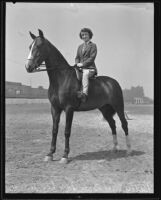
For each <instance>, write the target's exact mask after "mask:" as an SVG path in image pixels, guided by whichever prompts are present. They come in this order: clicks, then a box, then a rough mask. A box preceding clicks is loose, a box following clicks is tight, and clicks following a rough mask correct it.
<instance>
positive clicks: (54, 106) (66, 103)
mask: <svg viewBox="0 0 161 200" xmlns="http://www.w3.org/2000/svg"><path fill="white" fill-rule="evenodd" d="M30 35H31V37H32V39H33V42H32V44H31V45H30V53H29V56H28V59H27V63H26V66H25V67H26V69H27V72H30V73H31V72H36V71H42V70H39V69H40V68H39V67H40V65H41V64H42V62H45V66H46V71H47V73H48V76H49V81H50V85H49V89H48V98H49V100H50V103H51V113H52V119H53V129H52V141H51V148H50V152H49V153H48V154H47V156H46V157H45V160H46V161H47V160H50V159H52V158H53V153H55V151H56V140H57V134H58V127H59V120H60V115H61V112H62V111H65V114H66V124H65V150H64V155H63V158H62V159H61V162H63V163H67V161H68V154H69V150H70V149H69V139H70V133H71V125H72V120H73V114H74V111H88V110H92V109H99V110H100V111H101V113H102V114H103V117H104V118H105V119H106V120H107V122H108V123H109V126H110V128H111V130H112V135H113V144H114V150H117V145H118V142H117V135H116V125H115V120H114V119H113V115H114V114H115V113H117V114H118V116H119V118H120V121H121V124H122V128H123V130H124V132H125V135H126V144H127V152H128V153H129V152H130V151H131V148H130V140H129V137H128V125H127V121H126V119H125V115H124V101H123V94H122V90H121V87H120V85H119V84H118V82H117V81H116V80H115V79H113V78H110V77H107V76H98V77H96V78H95V79H91V80H90V81H89V90H88V100H87V101H86V102H85V103H82V102H81V100H80V99H79V98H78V97H77V92H78V90H79V89H80V82H79V81H78V79H77V76H76V72H75V69H74V68H73V67H72V66H70V65H69V64H68V63H67V61H66V60H65V58H64V57H63V55H62V54H61V53H60V52H59V51H58V49H57V48H56V47H55V46H54V45H52V44H51V43H50V42H49V41H48V40H47V39H46V38H45V37H44V34H43V32H42V31H41V30H39V36H38V37H36V36H35V35H34V34H32V33H31V32H30Z"/></svg>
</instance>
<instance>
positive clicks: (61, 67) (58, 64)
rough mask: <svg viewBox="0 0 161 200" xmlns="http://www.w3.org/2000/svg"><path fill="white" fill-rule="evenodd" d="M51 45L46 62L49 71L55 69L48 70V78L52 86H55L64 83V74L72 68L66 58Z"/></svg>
mask: <svg viewBox="0 0 161 200" xmlns="http://www.w3.org/2000/svg"><path fill="white" fill-rule="evenodd" d="M48 43H49V49H50V51H49V56H48V58H47V59H46V60H45V64H46V67H47V69H49V68H53V70H48V71H47V72H48V76H49V80H50V84H52V85H54V83H56V85H57V83H58V82H60V80H61V81H63V79H64V72H65V71H68V70H69V68H70V66H69V64H68V62H67V61H66V59H65V58H64V56H63V55H62V54H61V53H60V52H59V51H58V49H57V48H56V47H55V46H54V45H52V44H51V43H50V42H48Z"/></svg>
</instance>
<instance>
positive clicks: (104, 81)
mask: <svg viewBox="0 0 161 200" xmlns="http://www.w3.org/2000/svg"><path fill="white" fill-rule="evenodd" d="M106 104H110V105H114V106H115V105H116V104H117V105H119V104H120V105H121V106H122V105H123V95H122V89H121V87H120V85H119V83H118V82H117V81H116V80H115V79H113V78H111V77H108V76H97V77H95V78H92V79H90V81H89V89H88V100H87V102H86V103H81V104H80V107H79V108H78V111H83V110H92V109H96V108H101V107H102V106H104V105H106Z"/></svg>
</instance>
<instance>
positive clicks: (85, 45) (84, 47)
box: [82, 43, 87, 53]
mask: <svg viewBox="0 0 161 200" xmlns="http://www.w3.org/2000/svg"><path fill="white" fill-rule="evenodd" d="M86 47H87V44H86V43H84V45H83V48H82V52H83V53H84V51H85V49H86Z"/></svg>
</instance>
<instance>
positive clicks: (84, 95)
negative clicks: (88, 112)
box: [77, 91, 87, 103]
mask: <svg viewBox="0 0 161 200" xmlns="http://www.w3.org/2000/svg"><path fill="white" fill-rule="evenodd" d="M77 97H78V98H80V99H81V101H82V102H83V103H85V102H86V101H87V94H85V93H83V91H78V92H77Z"/></svg>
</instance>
